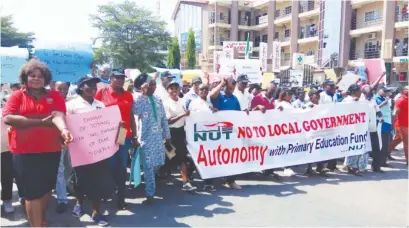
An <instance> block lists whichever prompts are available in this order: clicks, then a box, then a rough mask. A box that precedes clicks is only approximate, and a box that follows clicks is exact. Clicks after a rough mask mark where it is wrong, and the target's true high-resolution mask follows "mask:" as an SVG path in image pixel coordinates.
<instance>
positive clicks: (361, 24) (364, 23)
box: [351, 16, 383, 30]
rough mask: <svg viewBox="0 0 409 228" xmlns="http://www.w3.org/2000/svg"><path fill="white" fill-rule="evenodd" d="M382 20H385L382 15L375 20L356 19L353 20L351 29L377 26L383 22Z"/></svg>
mask: <svg viewBox="0 0 409 228" xmlns="http://www.w3.org/2000/svg"><path fill="white" fill-rule="evenodd" d="M382 21H383V18H382V16H379V17H378V18H375V19H373V20H366V21H365V20H363V21H361V20H360V21H357V20H356V19H355V20H353V21H352V24H351V30H355V29H361V28H366V27H371V26H375V25H380V24H382Z"/></svg>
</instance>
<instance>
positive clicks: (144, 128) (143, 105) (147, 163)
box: [133, 76, 171, 205]
mask: <svg viewBox="0 0 409 228" xmlns="http://www.w3.org/2000/svg"><path fill="white" fill-rule="evenodd" d="M140 83H141V84H142V86H141V92H142V95H141V96H139V97H137V98H136V100H135V103H134V105H133V113H134V114H135V115H136V116H138V120H139V124H138V141H139V142H140V156H141V163H142V164H143V173H144V179H145V185H146V187H145V194H146V200H145V201H143V203H144V204H146V205H150V204H152V203H153V200H154V198H153V197H154V195H155V191H156V184H155V173H156V171H158V170H159V168H160V167H161V166H163V165H164V164H165V153H164V146H163V141H164V140H165V141H166V143H165V144H166V145H167V146H171V145H170V144H171V143H170V131H169V126H168V120H167V119H166V113H165V109H164V107H163V103H162V100H161V99H160V98H159V97H158V96H155V95H153V94H154V92H155V89H156V82H155V80H154V79H153V78H152V77H149V76H147V77H141V78H140Z"/></svg>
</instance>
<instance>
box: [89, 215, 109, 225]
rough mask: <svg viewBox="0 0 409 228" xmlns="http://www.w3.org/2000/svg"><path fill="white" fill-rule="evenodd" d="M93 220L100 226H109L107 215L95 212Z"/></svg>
mask: <svg viewBox="0 0 409 228" xmlns="http://www.w3.org/2000/svg"><path fill="white" fill-rule="evenodd" d="M92 221H94V222H95V223H96V224H97V225H98V226H102V227H105V226H108V222H107V220H106V216H104V215H100V214H93V215H92Z"/></svg>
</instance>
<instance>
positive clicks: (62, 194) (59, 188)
mask: <svg viewBox="0 0 409 228" xmlns="http://www.w3.org/2000/svg"><path fill="white" fill-rule="evenodd" d="M66 153H67V149H63V150H62V151H61V158H60V164H59V166H58V173H57V182H56V185H55V191H56V192H57V203H65V204H67V203H68V199H67V186H66V184H65V176H64V170H65V167H64V158H65V154H66Z"/></svg>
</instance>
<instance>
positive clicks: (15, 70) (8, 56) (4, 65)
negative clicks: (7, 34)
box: [0, 47, 28, 83]
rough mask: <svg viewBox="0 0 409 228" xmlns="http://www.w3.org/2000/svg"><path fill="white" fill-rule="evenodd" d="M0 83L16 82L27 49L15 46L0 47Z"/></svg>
mask: <svg viewBox="0 0 409 228" xmlns="http://www.w3.org/2000/svg"><path fill="white" fill-rule="evenodd" d="M0 56H1V71H0V77H1V83H17V82H18V81H19V79H18V75H19V72H20V69H21V67H22V66H23V65H24V64H25V63H26V62H27V59H28V50H27V49H25V48H17V47H0Z"/></svg>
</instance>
